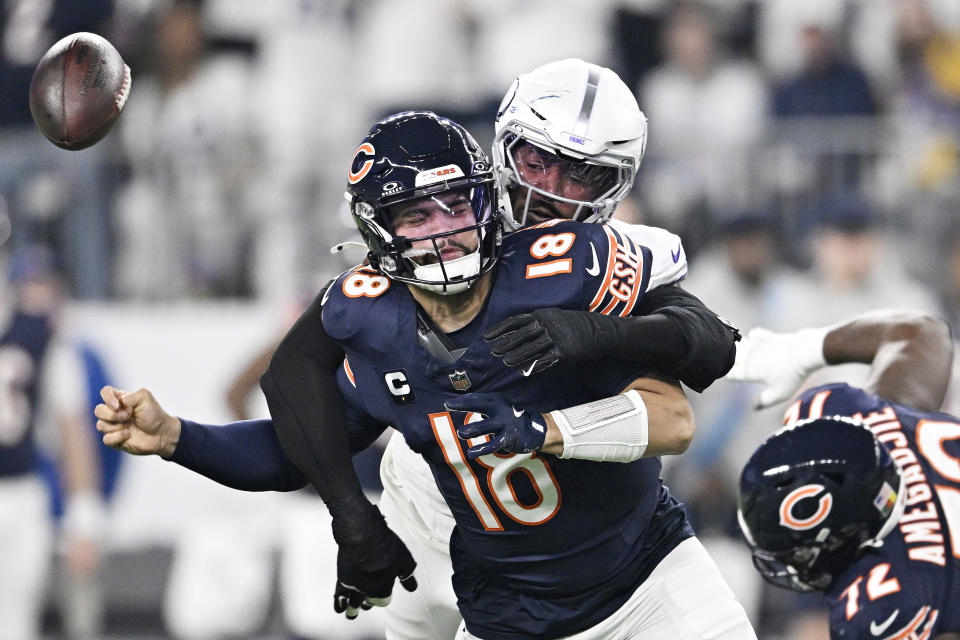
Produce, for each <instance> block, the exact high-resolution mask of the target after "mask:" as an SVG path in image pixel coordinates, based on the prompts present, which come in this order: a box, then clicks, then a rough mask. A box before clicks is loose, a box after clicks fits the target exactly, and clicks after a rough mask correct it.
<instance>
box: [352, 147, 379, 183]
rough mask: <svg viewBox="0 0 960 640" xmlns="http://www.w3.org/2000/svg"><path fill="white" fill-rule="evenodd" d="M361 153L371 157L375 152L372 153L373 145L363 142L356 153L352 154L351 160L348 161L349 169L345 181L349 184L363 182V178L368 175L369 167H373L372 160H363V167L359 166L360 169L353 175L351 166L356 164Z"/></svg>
mask: <svg viewBox="0 0 960 640" xmlns="http://www.w3.org/2000/svg"><path fill="white" fill-rule="evenodd" d="M361 153H363V154H365V155H368V156H373V155H374V154H375V153H376V151H374V149H373V145H372V144H370V143H369V142H364V143H363V144H362V145H360V146H359V147H357V152H356V153H354V154H353V160H351V161H350V169H349V170H348V171H347V180H349V181H350V184H356V183H358V182H360V181H361V180H363V177H364V176H365V175H367V174H368V173H370V167H372V166H373V158H370V159H368V160H365V161H364V162H363V165H361V167H360V169H359V170H357V171H356V173H354V171H353V165H355V164H356V163H357V157H358V156H359V155H360V154H361Z"/></svg>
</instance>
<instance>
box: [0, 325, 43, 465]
mask: <svg viewBox="0 0 960 640" xmlns="http://www.w3.org/2000/svg"><path fill="white" fill-rule="evenodd" d="M49 342H50V325H49V323H48V321H47V319H46V318H45V317H43V316H31V315H26V314H24V313H19V312H17V313H14V314H13V316H12V317H11V318H10V322H9V324H8V325H7V327H6V330H5V331H4V333H3V334H0V477H2V476H15V475H21V474H24V473H28V472H31V471H33V470H34V468H35V466H36V464H37V449H36V444H35V443H34V440H33V418H34V415H35V413H36V408H37V397H38V395H39V394H38V391H39V390H38V380H39V375H40V363H41V361H42V360H43V354H44V353H45V352H46V350H47V345H48V344H49Z"/></svg>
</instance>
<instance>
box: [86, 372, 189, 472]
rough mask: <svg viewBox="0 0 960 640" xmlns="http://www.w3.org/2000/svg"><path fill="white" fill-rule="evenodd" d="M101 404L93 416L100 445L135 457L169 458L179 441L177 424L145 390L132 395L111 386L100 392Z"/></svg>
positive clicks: (177, 420) (178, 422)
mask: <svg viewBox="0 0 960 640" xmlns="http://www.w3.org/2000/svg"><path fill="white" fill-rule="evenodd" d="M100 398H101V399H102V400H103V402H102V403H100V404H98V405H97V406H96V407H95V408H94V410H93V414H94V415H95V416H96V417H97V431H99V432H100V433H102V434H103V444H105V445H107V446H108V447H113V448H114V449H119V450H121V451H125V452H127V453H132V454H134V455H138V456H145V455H150V454H157V455H159V456H162V457H164V458H169V457H170V456H171V455H173V451H174V449H175V448H176V446H177V442H178V441H179V440H180V428H181V424H180V420H179V419H178V418H176V417H174V416H171V415H170V414H168V413H167V412H166V411H164V410H163V407H161V406H160V403H159V402H157V400H156V398H154V397H153V394H152V393H150V392H149V391H147V390H146V389H140V390H138V391H134V392H133V393H127V392H125V391H120V390H119V389H116V388H114V387H111V386H106V387H104V388H103V389H101V390H100Z"/></svg>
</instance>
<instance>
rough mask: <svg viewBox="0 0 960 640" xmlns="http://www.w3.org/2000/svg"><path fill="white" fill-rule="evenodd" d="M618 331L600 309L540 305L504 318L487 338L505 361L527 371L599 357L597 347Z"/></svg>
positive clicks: (494, 352)
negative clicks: (535, 308)
mask: <svg viewBox="0 0 960 640" xmlns="http://www.w3.org/2000/svg"><path fill="white" fill-rule="evenodd" d="M610 331H615V328H614V327H611V326H610V318H608V317H607V316H604V315H603V314H600V313H590V312H588V311H571V310H567V309H556V308H548V309H537V310H535V311H532V312H530V313H521V314H518V315H515V316H511V317H509V318H507V319H506V320H502V321H500V322H498V323H497V324H495V325H494V326H492V327H490V328H489V329H487V330H486V331H485V332H484V334H483V339H484V340H486V341H487V342H491V343H492V345H491V346H490V352H491V353H493V355H495V356H497V357H502V358H503V362H504V364H506V365H507V366H510V367H521V371H522V373H523V375H525V376H529V375H532V374H534V373H539V372H540V371H543V370H544V369H546V368H548V367H550V366H552V365H554V364H556V363H557V362H559V361H560V360H567V361H570V362H583V361H586V360H593V359H595V358H597V357H598V354H597V349H598V347H599V345H600V344H601V342H602V341H603V340H604V339H605V337H606V336H607V335H608V334H609V333H610Z"/></svg>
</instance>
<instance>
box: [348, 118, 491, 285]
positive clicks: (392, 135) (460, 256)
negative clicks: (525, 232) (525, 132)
mask: <svg viewBox="0 0 960 640" xmlns="http://www.w3.org/2000/svg"><path fill="white" fill-rule="evenodd" d="M347 180H348V185H347V194H346V197H347V200H348V201H349V203H350V212H351V214H352V215H353V219H354V222H356V224H357V228H359V229H360V234H361V235H362V236H363V240H364V242H365V243H366V245H367V247H368V249H369V254H368V259H369V261H370V265H371V266H372V267H374V268H375V269H377V270H378V271H380V272H381V273H382V274H383V275H385V276H387V277H388V278H391V279H393V280H398V281H401V282H408V283H411V284H414V285H416V286H418V287H421V288H424V289H428V290H431V291H436V292H438V293H442V294H452V293H459V292H461V291H465V290H466V289H467V288H468V287H469V286H470V285H471V284H472V283H473V282H474V281H476V279H477V278H478V277H480V276H481V275H482V274H484V273H486V272H487V271H489V270H490V269H491V268H492V267H493V265H494V264H495V263H496V260H497V257H498V255H499V250H500V235H501V230H500V217H499V214H498V212H497V210H496V192H495V186H494V179H493V169H492V166H491V164H490V160H489V159H488V158H487V155H486V154H485V153H484V152H483V150H482V149H481V148H480V145H479V144H477V141H476V140H474V138H473V136H471V135H470V133H469V132H468V131H467V130H466V129H464V128H463V127H462V126H460V125H459V124H457V123H455V122H453V121H451V120H448V119H447V118H443V117H440V116H438V115H437V114H435V113H432V112H429V111H406V112H403V113H397V114H394V115H392V116H389V117H387V118H384V119H383V120H381V121H380V122H378V123H376V124H375V125H374V126H373V127H372V128H371V129H370V132H369V133H368V134H367V137H366V138H364V139H363V142H362V143H361V144H360V146H359V147H358V148H357V151H356V153H355V154H354V157H353V161H352V162H351V166H350V171H349V173H348V175H347ZM454 201H456V202H454ZM421 203H422V205H423V206H422V207H421V206H420V205H421ZM418 207H419V208H421V209H430V210H431V211H434V212H436V211H441V212H443V213H442V214H441V215H445V216H447V217H448V218H449V219H451V220H452V219H453V218H454V217H456V216H459V220H460V221H459V222H457V223H456V224H455V226H456V228H455V229H453V230H446V231H443V232H439V233H424V234H422V235H420V234H417V235H415V236H413V235H407V236H404V235H401V234H398V233H397V232H396V231H395V229H396V228H397V226H396V224H399V223H397V216H398V215H406V213H404V211H405V210H409V209H411V208H418ZM471 209H472V212H471ZM426 215H429V214H426ZM434 215H436V214H434ZM408 228H409V227H408ZM467 232H470V233H471V234H475V238H476V240H475V242H474V240H473V239H472V238H473V237H474V236H473V235H471V236H469V239H468V240H467V241H462V242H461V240H462V239H463V238H464V234H465V233H467ZM456 242H460V244H458V245H456V246H457V247H459V248H460V250H459V251H450V250H449V245H450V244H451V243H456ZM474 244H475V245H476V249H474V246H473V245H474Z"/></svg>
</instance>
